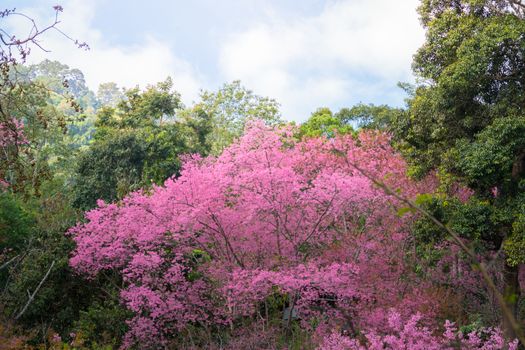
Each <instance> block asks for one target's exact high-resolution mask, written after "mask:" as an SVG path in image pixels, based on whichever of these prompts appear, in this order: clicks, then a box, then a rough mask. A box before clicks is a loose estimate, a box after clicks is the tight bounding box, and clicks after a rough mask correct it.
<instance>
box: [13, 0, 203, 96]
mask: <svg viewBox="0 0 525 350" xmlns="http://www.w3.org/2000/svg"><path fill="white" fill-rule="evenodd" d="M96 5H97V1H91V0H90V1H82V0H69V1H65V2H64V3H63V7H64V9H65V10H64V12H63V13H61V14H60V20H61V23H60V24H59V28H60V29H61V30H63V31H64V32H65V33H67V34H68V35H69V36H71V37H72V38H75V39H77V38H78V40H79V41H85V42H87V43H88V44H89V46H90V50H88V51H84V50H81V49H77V48H76V47H75V45H74V44H73V43H69V42H68V41H67V39H65V38H64V37H63V36H62V35H60V34H59V33H57V32H48V33H46V34H45V35H44V36H43V37H42V45H43V46H44V47H45V48H46V49H48V50H50V51H51V52H49V53H46V52H43V51H41V50H38V49H37V48H33V50H32V52H31V55H30V56H29V57H30V62H39V61H41V60H43V59H45V58H48V59H51V60H58V61H60V62H62V63H65V64H67V65H69V66H70V67H72V68H79V69H80V70H81V71H82V72H83V73H84V75H85V77H86V81H87V83H88V85H89V87H90V88H91V89H93V90H94V91H96V89H97V88H98V85H99V84H100V83H103V82H108V81H114V82H116V83H117V84H119V85H120V86H125V87H133V86H135V85H137V84H139V85H140V86H141V87H145V86H146V85H147V84H153V83H156V82H158V81H161V80H164V79H165V78H166V77H167V76H171V77H172V78H173V80H174V83H175V88H176V89H177V91H179V92H180V93H181V94H182V97H183V100H184V101H185V102H186V103H189V102H191V101H192V100H195V99H196V97H197V96H198V92H199V88H200V87H202V85H203V78H202V77H201V76H200V74H199V73H198V72H197V70H196V69H195V68H194V67H193V66H192V65H191V64H190V63H188V62H186V61H185V60H183V59H181V58H179V57H177V56H175V55H174V54H173V52H172V50H171V47H170V45H168V44H166V43H163V42H160V41H158V40H156V39H155V38H153V37H144V38H137V41H138V42H137V43H136V44H133V45H127V46H126V45H115V44H112V43H110V42H109V40H107V39H106V38H105V37H104V35H103V33H102V32H100V31H99V30H97V29H95V28H93V27H92V22H93V18H94V16H95V11H96V10H97V6H96ZM23 11H24V12H25V13H28V14H30V15H31V16H33V17H34V18H36V19H37V20H38V22H39V23H42V24H44V23H49V21H50V20H52V19H51V18H50V14H52V9H50V8H49V9H48V8H45V9H42V7H39V9H38V10H36V9H23ZM130 20H132V19H130ZM11 25H12V26H13V27H14V30H15V31H16V32H19V33H20V32H21V33H23V32H24V31H27V30H28V29H29V27H28V26H27V22H23V21H21V19H18V20H16V21H14V22H11Z"/></svg>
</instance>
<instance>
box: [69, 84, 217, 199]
mask: <svg viewBox="0 0 525 350" xmlns="http://www.w3.org/2000/svg"><path fill="white" fill-rule="evenodd" d="M182 108H183V105H182V102H181V100H180V95H179V94H178V93H177V92H176V91H174V90H173V82H172V80H171V79H170V78H168V79H167V80H166V81H163V82H160V83H158V84H157V85H154V86H148V87H147V88H146V89H145V90H144V91H141V90H140V89H139V88H138V87H137V88H134V89H130V90H127V91H126V92H125V98H124V99H123V100H122V101H121V102H119V103H118V104H117V106H116V107H115V108H112V107H103V108H101V109H100V110H99V112H98V114H97V119H96V122H95V128H96V131H95V134H94V140H93V142H92V143H91V145H90V147H89V148H88V149H87V150H86V151H85V152H84V153H83V154H82V155H81V156H80V157H79V160H78V164H77V168H76V179H75V185H74V189H75V190H74V191H75V196H74V205H75V206H76V207H78V208H82V209H89V208H92V207H94V206H95V204H96V200H97V199H103V200H105V201H109V202H111V201H115V200H117V199H120V198H122V197H123V196H124V195H126V194H127V193H129V192H130V191H133V190H138V189H140V188H148V187H149V186H151V185H152V184H162V183H163V182H164V181H165V180H166V179H168V178H169V177H171V176H173V175H177V173H178V172H179V170H180V164H181V163H180V160H179V156H180V155H182V154H187V153H201V154H206V153H207V151H208V150H209V147H208V146H206V142H207V134H208V132H209V130H210V125H211V124H210V121H209V118H208V116H207V114H203V113H202V111H201V112H199V111H198V110H196V111H195V113H192V114H187V115H186V116H185V117H184V118H179V117H178V116H177V113H178V112H179V111H181V109H182Z"/></svg>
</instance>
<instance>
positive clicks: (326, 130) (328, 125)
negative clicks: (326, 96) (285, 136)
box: [300, 107, 354, 137]
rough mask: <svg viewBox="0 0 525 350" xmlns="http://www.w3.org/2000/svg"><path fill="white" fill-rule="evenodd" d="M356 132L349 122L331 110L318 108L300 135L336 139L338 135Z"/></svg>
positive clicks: (302, 126)
mask: <svg viewBox="0 0 525 350" xmlns="http://www.w3.org/2000/svg"><path fill="white" fill-rule="evenodd" d="M352 131H354V129H353V128H352V126H351V125H350V124H349V123H347V120H345V119H343V118H340V117H339V113H336V114H335V115H334V114H333V113H332V111H331V110H330V109H329V108H326V107H325V108H318V109H317V110H316V111H315V112H314V113H312V115H311V116H310V118H308V120H307V121H306V122H304V123H303V124H301V127H300V134H301V135H302V136H307V137H318V136H325V137H334V136H335V134H336V133H349V132H352Z"/></svg>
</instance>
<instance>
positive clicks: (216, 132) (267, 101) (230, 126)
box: [183, 80, 282, 155]
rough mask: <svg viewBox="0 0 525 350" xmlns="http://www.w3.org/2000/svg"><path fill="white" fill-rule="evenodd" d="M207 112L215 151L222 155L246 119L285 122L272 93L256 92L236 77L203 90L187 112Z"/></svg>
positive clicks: (238, 133)
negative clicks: (213, 88)
mask: <svg viewBox="0 0 525 350" xmlns="http://www.w3.org/2000/svg"><path fill="white" fill-rule="evenodd" d="M192 112H193V113H195V112H197V113H205V114H206V115H208V117H209V118H210V123H211V125H212V129H211V131H210V133H209V134H208V136H207V144H208V145H209V146H210V147H211V154H214V155H218V154H220V153H221V151H222V150H223V149H224V148H225V147H227V146H228V145H229V144H231V143H232V141H233V140H234V139H236V138H238V137H239V136H241V134H242V132H243V130H244V127H245V125H246V123H247V122H248V121H250V120H254V119H257V120H262V121H264V122H265V123H266V124H268V125H276V124H279V123H281V122H282V120H281V115H280V113H279V104H278V103H277V102H276V101H275V100H273V99H271V98H268V97H262V96H258V95H256V94H254V93H253V92H252V91H251V90H248V89H246V88H245V87H243V86H242V85H241V82H240V81H238V80H236V81H233V82H231V83H229V84H224V85H223V86H222V87H221V88H220V89H219V90H218V91H215V92H211V91H203V92H202V93H201V96H200V101H199V102H198V103H196V104H195V106H194V107H193V108H192V109H190V110H188V111H186V112H185V113H183V114H187V113H190V114H192Z"/></svg>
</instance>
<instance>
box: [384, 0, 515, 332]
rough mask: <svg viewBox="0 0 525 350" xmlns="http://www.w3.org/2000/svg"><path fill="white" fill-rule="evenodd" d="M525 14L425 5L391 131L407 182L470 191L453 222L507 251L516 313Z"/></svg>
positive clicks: (506, 277)
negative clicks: (448, 183)
mask: <svg viewBox="0 0 525 350" xmlns="http://www.w3.org/2000/svg"><path fill="white" fill-rule="evenodd" d="M523 9H524V6H523V4H521V3H520V2H516V1H507V0H505V1H491V0H475V1H472V0H461V1H441V0H423V1H422V3H421V6H420V7H419V14H420V16H421V20H422V23H423V26H424V27H425V29H426V30H427V33H426V41H425V43H424V45H423V46H422V47H421V48H420V49H419V50H418V52H417V53H416V55H415V56H414V62H413V69H414V71H415V73H416V74H417V75H418V77H419V84H418V86H417V87H416V89H415V91H414V95H413V97H412V98H411V99H410V100H409V102H408V106H409V110H408V113H405V114H401V115H400V116H399V118H398V119H396V120H395V122H394V123H393V125H392V130H393V131H394V132H395V134H396V139H397V141H398V147H399V148H400V149H401V150H402V152H403V153H404V154H405V155H406V156H407V159H408V161H409V162H410V164H411V170H410V171H411V173H412V174H413V175H415V176H422V175H424V174H427V173H428V172H429V171H432V170H437V171H438V172H439V173H440V174H441V175H442V177H443V178H447V177H451V178H453V179H456V180H458V181H461V182H462V183H464V184H466V185H468V186H469V187H470V188H471V189H472V190H473V196H474V198H472V200H470V201H468V202H466V203H464V204H463V205H455V207H454V208H453V209H454V211H455V213H454V214H453V216H454V217H453V218H450V220H451V222H450V223H451V225H456V226H457V227H458V228H459V229H460V232H462V234H463V237H464V238H465V239H466V241H467V242H468V244H470V245H473V246H474V247H477V248H479V247H482V248H484V254H485V255H494V254H495V253H496V252H498V251H499V250H500V248H501V247H504V248H505V253H506V254H505V256H504V259H506V260H507V264H498V265H497V266H500V270H499V271H498V273H497V274H496V275H498V276H501V278H502V279H503V281H502V283H501V285H500V287H501V290H502V291H503V293H504V294H505V298H506V300H507V301H508V303H509V306H510V308H511V309H512V310H513V311H514V312H515V313H516V312H517V307H516V301H517V300H518V299H519V296H520V288H519V284H518V267H517V263H518V262H521V261H523V256H522V255H520V254H521V248H520V244H521V242H522V241H523V238H522V236H521V232H520V230H519V217H520V215H521V214H520V210H521V208H522V204H523V203H524V202H523V201H524V200H525V198H523V195H521V192H522V191H520V186H522V183H523V179H524V177H525V133H524V132H523V131H524V127H525V124H524V122H525V119H524V115H523V105H524V101H525V90H524V89H523V86H524V83H525V69H524V67H525V60H524V58H525V21H523ZM445 193H446V191H445ZM449 209H450V208H449ZM448 211H450V210H448ZM458 225H459V226H458ZM513 226H514V227H516V228H517V229H513ZM462 229H463V231H461V230H462ZM430 236H431V235H429V237H430ZM480 253H482V252H481V251H480ZM504 321H505V320H504ZM505 331H506V332H507V335H510V334H511V332H510V330H509V328H508V324H505Z"/></svg>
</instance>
